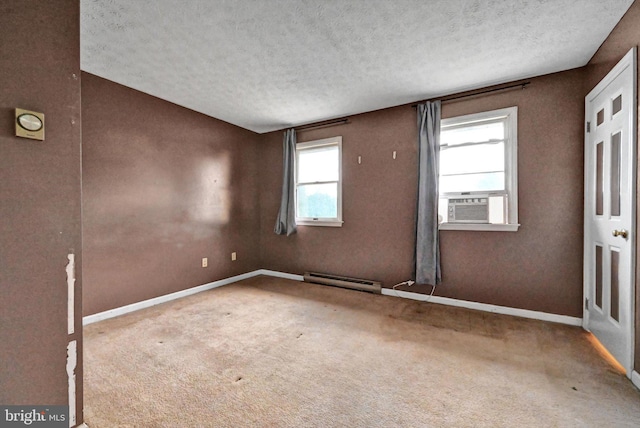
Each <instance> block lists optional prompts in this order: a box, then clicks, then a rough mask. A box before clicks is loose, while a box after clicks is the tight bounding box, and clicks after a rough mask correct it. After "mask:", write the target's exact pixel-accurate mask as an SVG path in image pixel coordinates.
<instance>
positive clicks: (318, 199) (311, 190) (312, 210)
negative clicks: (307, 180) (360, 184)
mask: <svg viewBox="0 0 640 428" xmlns="http://www.w3.org/2000/svg"><path fill="white" fill-rule="evenodd" d="M296 212H297V216H298V217H303V218H337V217H338V183H325V184H302V185H299V186H298V195H297V211H296Z"/></svg>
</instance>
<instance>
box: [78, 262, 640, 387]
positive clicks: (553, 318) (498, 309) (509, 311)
mask: <svg viewBox="0 0 640 428" xmlns="http://www.w3.org/2000/svg"><path fill="white" fill-rule="evenodd" d="M259 275H265V276H273V277H276V278H284V279H290V280H292V281H304V277H303V276H302V275H295V274H292V273H285V272H278V271H274V270H269V269H258V270H254V271H252V272H247V273H244V274H242V275H236V276H232V277H230V278H225V279H221V280H218V281H213V282H210V283H208V284H204V285H199V286H197V287H192V288H188V289H186V290H181V291H177V292H175V293H171V294H165V295H164V296H158V297H154V298H152V299H148V300H143V301H142V302H136V303H132V304H130V305H126V306H121V307H119V308H115V309H110V310H108V311H104V312H99V313H97V314H93V315H87V316H86V317H84V318H83V319H82V325H89V324H93V323H95V322H98V321H103V320H106V319H109V318H115V317H117V316H120V315H124V314H128V313H130V312H135V311H139V310H140V309H145V308H150V307H152V306H156V305H159V304H161V303H165V302H170V301H171V300H176V299H180V298H182V297H187V296H191V295H192V294H196V293H201V292H203V291H207V290H212V289H214V288H218V287H222V286H223V285H228V284H233V283H234V282H238V281H242V280H244V279H248V278H253V277H255V276H259ZM382 294H383V295H385V296H393V297H401V298H404V299H411V300H418V301H423V302H431V303H436V304H439V305H447V306H457V307H461V308H467V309H474V310H478V311H484V312H491V313H496V314H503V315H512V316H516V317H522V318H531V319H537V320H541V321H550V322H555V323H559V324H566V325H572V326H578V327H579V326H582V318H575V317H570V316H566V315H556V314H549V313H546V312H538V311H531V310H527V309H517V308H510V307H508V306H498V305H490V304H487V303H478V302H470V301H467V300H458V299H451V298H448V297H440V296H429V295H427V294H420V293H413V292H409V291H400V290H393V289H390V288H383V289H382ZM633 376H635V380H633V379H634V378H633ZM632 380H633V382H634V384H636V386H638V388H640V386H639V385H640V375H638V373H637V372H633V375H632Z"/></svg>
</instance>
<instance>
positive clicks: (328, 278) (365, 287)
mask: <svg viewBox="0 0 640 428" xmlns="http://www.w3.org/2000/svg"><path fill="white" fill-rule="evenodd" d="M304 280H305V282H314V283H316V284H325V285H333V286H335V287H342V288H352V289H354V290H361V291H368V292H370V293H377V294H380V293H382V283H381V282H379V281H371V280H368V279H360V278H349V277H346V276H338V275H331V274H327V273H317V272H305V273H304Z"/></svg>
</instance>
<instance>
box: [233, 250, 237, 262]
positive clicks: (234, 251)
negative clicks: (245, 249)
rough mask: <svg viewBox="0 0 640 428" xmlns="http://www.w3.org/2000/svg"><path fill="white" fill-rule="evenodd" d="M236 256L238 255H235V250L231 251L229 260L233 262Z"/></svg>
mask: <svg viewBox="0 0 640 428" xmlns="http://www.w3.org/2000/svg"><path fill="white" fill-rule="evenodd" d="M237 258H238V256H237V255H236V252H235V251H234V252H233V253H231V261H232V262H235V261H236V259H237Z"/></svg>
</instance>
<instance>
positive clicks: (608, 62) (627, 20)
mask: <svg viewBox="0 0 640 428" xmlns="http://www.w3.org/2000/svg"><path fill="white" fill-rule="evenodd" d="M639 44H640V2H638V1H636V2H634V3H633V4H632V5H631V7H630V8H629V10H628V11H627V13H626V14H625V15H624V17H623V18H622V19H621V20H620V22H619V23H618V25H616V27H615V28H614V29H613V31H612V32H611V34H610V35H609V37H608V38H607V40H606V41H605V42H604V43H603V44H602V46H600V49H598V51H597V52H596V54H595V55H594V56H593V58H591V61H589V64H587V67H586V69H587V84H586V86H585V88H586V89H585V91H584V96H586V95H587V94H588V93H589V92H590V91H591V90H592V89H593V88H594V87H595V86H596V85H597V84H598V82H599V81H600V80H602V78H603V77H604V76H606V75H607V73H608V72H609V71H610V70H611V69H612V68H613V67H614V66H615V65H616V64H617V63H618V61H620V59H622V57H623V56H624V55H625V54H626V53H627V52H628V51H629V50H630V49H631V48H633V47H634V46H638V45H639ZM638 71H639V74H638V75H639V76H640V67H639V70H638ZM639 111H640V109H639ZM639 117H640V115H639ZM638 130H640V126H638ZM638 141H640V134H639V136H638ZM639 153H640V151H639ZM638 165H640V162H639V163H638ZM638 179H639V185H638V189H640V171H639V172H638ZM638 213H640V198H638ZM637 231H638V229H637V230H636V232H637ZM636 236H638V234H637V233H636ZM636 244H637V246H638V247H637V249H636V256H637V260H636V269H637V270H636V310H635V312H636V347H635V364H634V367H635V370H636V371H640V239H637V240H636Z"/></svg>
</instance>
